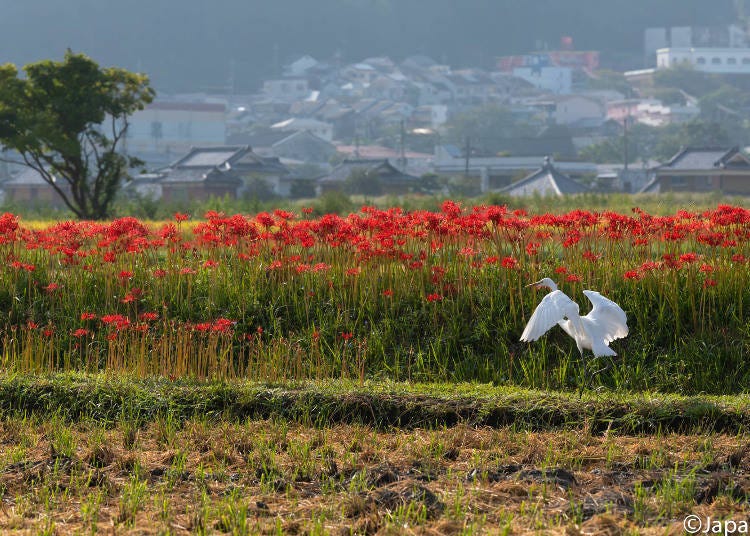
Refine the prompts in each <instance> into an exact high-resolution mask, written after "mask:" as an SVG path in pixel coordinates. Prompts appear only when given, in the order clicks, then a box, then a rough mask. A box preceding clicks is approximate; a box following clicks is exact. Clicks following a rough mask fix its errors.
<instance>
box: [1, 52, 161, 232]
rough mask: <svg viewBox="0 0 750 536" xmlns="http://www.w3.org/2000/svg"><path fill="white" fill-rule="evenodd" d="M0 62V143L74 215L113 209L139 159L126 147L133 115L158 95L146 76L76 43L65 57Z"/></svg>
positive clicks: (99, 213) (103, 213) (97, 216)
mask: <svg viewBox="0 0 750 536" xmlns="http://www.w3.org/2000/svg"><path fill="white" fill-rule="evenodd" d="M23 71H24V73H25V76H19V72H18V69H17V68H16V66H15V65H12V64H5V65H2V66H0V144H1V145H3V146H4V148H5V149H6V150H11V153H12V152H13V151H15V153H17V154H18V158H19V159H20V160H21V161H22V163H23V164H25V165H27V166H28V167H30V168H32V169H34V170H36V171H37V172H38V173H39V174H40V175H41V177H42V178H43V179H44V180H45V181H46V182H47V183H48V184H49V185H50V186H51V187H52V188H54V189H55V191H56V192H57V193H58V194H59V195H60V197H61V198H62V199H63V201H64V202H65V204H66V205H67V206H68V207H69V208H70V210H72V211H73V212H74V213H75V214H76V216H78V217H79V218H83V219H93V220H101V219H105V218H107V217H108V216H109V215H110V212H111V208H112V202H113V200H114V198H115V195H116V193H117V190H118V188H119V187H120V185H121V183H122V182H123V181H124V180H127V179H128V178H129V171H130V170H131V169H132V168H133V167H135V166H137V165H139V164H141V162H139V161H138V160H137V159H135V158H132V157H130V156H127V155H126V154H123V153H122V146H123V142H124V140H125V136H126V134H127V129H128V116H130V115H131V114H133V112H135V111H137V110H141V109H143V108H144V107H145V106H146V104H148V103H149V102H151V101H152V100H153V98H154V91H153V89H152V88H151V87H150V85H149V81H148V77H146V76H145V75H142V74H137V73H132V72H129V71H127V70H125V69H121V68H117V67H107V68H102V67H100V66H99V65H98V64H97V63H96V62H94V61H93V60H92V59H91V58H89V57H87V56H86V55H84V54H75V53H73V52H71V51H70V50H68V51H67V53H66V54H65V58H64V59H63V61H52V60H44V61H40V62H36V63H31V64H29V65H26V66H25V67H24V68H23Z"/></svg>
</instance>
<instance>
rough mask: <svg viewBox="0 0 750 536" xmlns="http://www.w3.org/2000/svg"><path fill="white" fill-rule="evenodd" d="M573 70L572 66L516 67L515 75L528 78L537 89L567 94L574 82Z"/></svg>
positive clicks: (524, 78)
mask: <svg viewBox="0 0 750 536" xmlns="http://www.w3.org/2000/svg"><path fill="white" fill-rule="evenodd" d="M572 72H573V71H572V69H571V68H570V67H554V66H549V67H547V66H545V67H516V68H515V69H513V76H517V77H518V78H521V79H523V80H526V81H527V82H529V83H530V84H532V85H533V86H534V87H536V88H537V89H541V90H543V91H547V92H549V93H555V94H557V95H567V94H568V93H570V91H571V87H572V83H573V75H572Z"/></svg>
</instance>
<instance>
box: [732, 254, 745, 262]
mask: <svg viewBox="0 0 750 536" xmlns="http://www.w3.org/2000/svg"><path fill="white" fill-rule="evenodd" d="M732 262H736V263H738V264H743V263H746V262H747V257H745V256H744V255H743V254H742V253H735V254H734V255H732Z"/></svg>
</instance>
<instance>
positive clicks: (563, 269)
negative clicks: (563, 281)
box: [555, 266, 568, 274]
mask: <svg viewBox="0 0 750 536" xmlns="http://www.w3.org/2000/svg"><path fill="white" fill-rule="evenodd" d="M555 273H556V274H567V273H568V269H567V268H566V267H565V266H558V267H557V268H555Z"/></svg>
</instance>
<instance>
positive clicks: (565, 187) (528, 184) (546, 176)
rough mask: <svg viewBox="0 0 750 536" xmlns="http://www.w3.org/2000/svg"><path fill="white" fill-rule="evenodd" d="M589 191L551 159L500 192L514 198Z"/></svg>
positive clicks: (546, 159) (547, 159)
mask: <svg viewBox="0 0 750 536" xmlns="http://www.w3.org/2000/svg"><path fill="white" fill-rule="evenodd" d="M588 191H589V189H588V188H587V187H586V186H584V185H583V184H581V183H580V182H576V181H574V180H573V179H571V178H570V177H568V176H567V175H563V174H562V173H560V172H559V171H558V170H557V169H555V166H554V165H553V164H552V162H551V161H550V160H549V158H545V161H544V165H543V166H542V167H541V168H540V169H538V170H537V171H535V172H533V173H532V174H530V175H528V176H526V177H524V178H523V179H521V180H520V181H518V182H515V183H513V184H511V185H510V186H507V187H506V188H503V189H502V190H500V192H502V193H504V194H508V195H511V196H513V197H521V196H530V195H535V194H537V195H541V196H562V195H572V194H581V193H584V192H588Z"/></svg>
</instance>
